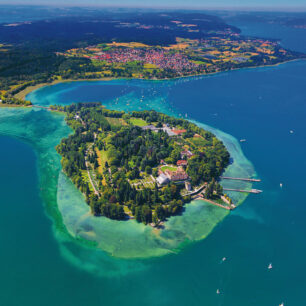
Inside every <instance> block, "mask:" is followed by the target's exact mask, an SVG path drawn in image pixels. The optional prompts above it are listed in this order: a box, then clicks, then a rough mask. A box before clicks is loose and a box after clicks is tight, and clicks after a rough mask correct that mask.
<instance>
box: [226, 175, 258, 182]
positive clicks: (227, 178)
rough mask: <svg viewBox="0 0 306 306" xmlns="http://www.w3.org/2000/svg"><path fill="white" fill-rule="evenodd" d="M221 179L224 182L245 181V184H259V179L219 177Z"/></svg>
mask: <svg viewBox="0 0 306 306" xmlns="http://www.w3.org/2000/svg"><path fill="white" fill-rule="evenodd" d="M220 178H221V179H224V180H236V181H247V182H261V180H260V179H255V178H242V177H229V176H221V177H220Z"/></svg>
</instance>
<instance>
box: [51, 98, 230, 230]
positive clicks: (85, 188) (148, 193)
mask: <svg viewBox="0 0 306 306" xmlns="http://www.w3.org/2000/svg"><path fill="white" fill-rule="evenodd" d="M51 109H52V110H56V111H63V112H65V113H66V122H67V124H68V125H69V126H70V127H71V128H72V129H73V131H74V133H73V134H72V135H70V136H69V137H68V138H65V139H63V140H62V141H61V143H60V144H59V145H58V146H57V151H58V153H59V154H60V155H61V156H62V167H63V171H64V172H65V173H66V174H67V176H68V177H69V178H70V179H71V180H72V181H73V183H74V184H75V185H76V186H77V187H78V188H79V190H80V191H81V192H82V193H83V194H84V195H85V197H86V201H87V203H88V204H89V205H90V207H91V211H92V213H93V214H94V215H96V216H106V217H108V218H111V219H116V220H124V219H127V218H133V219H134V218H135V219H136V220H137V221H138V222H143V223H145V224H151V225H154V226H158V225H159V224H160V223H161V222H163V221H165V220H166V218H168V217H170V216H172V215H176V214H178V213H181V212H182V211H183V205H184V203H187V202H190V200H191V199H192V196H194V195H197V194H198V193H200V192H201V193H202V194H203V197H204V198H206V199H209V200H210V201H214V202H216V203H217V204H219V205H223V206H226V207H228V209H230V208H231V206H232V205H233V204H232V202H231V200H230V199H229V198H228V197H227V196H226V195H224V194H223V189H222V187H221V185H220V184H219V183H218V182H217V180H218V178H219V177H220V175H221V173H222V172H223V170H224V168H225V167H226V166H227V165H228V164H229V157H230V156H229V153H228V152H227V150H226V148H225V146H224V145H223V143H222V142H221V141H220V140H218V139H217V138H216V137H215V136H214V135H213V134H212V133H210V132H208V131H205V130H204V129H202V128H199V127H198V126H197V125H195V124H193V123H191V122H189V121H187V120H184V119H177V118H174V117H170V116H168V115H165V114H162V113H158V112H156V111H133V112H130V113H125V112H123V111H113V110H108V109H106V108H104V107H103V106H101V104H99V103H79V104H72V105H69V106H51Z"/></svg>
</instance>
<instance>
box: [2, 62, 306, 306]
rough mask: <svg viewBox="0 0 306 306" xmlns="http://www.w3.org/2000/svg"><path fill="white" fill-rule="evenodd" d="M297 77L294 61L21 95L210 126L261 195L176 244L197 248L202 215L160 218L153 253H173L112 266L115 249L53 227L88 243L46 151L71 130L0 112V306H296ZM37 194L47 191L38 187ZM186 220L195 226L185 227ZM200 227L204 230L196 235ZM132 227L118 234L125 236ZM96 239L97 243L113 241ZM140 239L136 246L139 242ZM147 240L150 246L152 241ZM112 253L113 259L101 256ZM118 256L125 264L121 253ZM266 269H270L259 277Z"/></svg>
mask: <svg viewBox="0 0 306 306" xmlns="http://www.w3.org/2000/svg"><path fill="white" fill-rule="evenodd" d="M305 71H306V62H305V61H298V62H292V63H287V64H284V65H280V66H277V67H268V68H259V69H245V70H240V71H235V72H230V73H222V74H218V75H214V76H209V77H203V78H190V79H184V80H177V81H173V82H144V81H124V80H122V81H112V82H94V83H93V82H83V83H78V82H76V83H70V84H59V85H56V86H53V87H46V88H43V89H41V90H38V91H36V92H34V93H32V94H31V95H30V96H29V97H28V98H30V99H31V100H32V101H33V102H35V103H38V104H41V105H42V104H45V105H48V104H52V103H67V104H68V103H71V102H78V101H84V100H86V101H101V102H103V103H104V104H105V105H106V106H107V107H110V108H116V109H125V110H129V109H143V108H151V107H154V108H155V109H157V110H160V111H164V112H167V113H169V114H174V115H181V116H183V117H185V116H186V115H185V114H187V118H189V119H191V120H195V121H197V122H201V123H205V124H208V126H210V127H216V128H218V129H219V130H217V131H215V132H216V133H217V134H218V136H219V137H221V138H222V139H224V140H225V142H226V144H227V145H228V146H229V149H230V151H231V153H232V155H234V157H235V158H234V160H235V161H236V164H235V163H234V165H236V166H237V168H235V169H236V170H235V171H238V172H240V171H246V172H247V173H254V172H255V170H256V174H257V175H258V176H259V177H260V178H261V179H262V182H261V183H259V184H256V187H258V188H259V189H263V190H264V192H263V193H262V194H260V195H251V196H249V197H248V198H247V199H246V200H245V202H244V203H243V205H241V206H240V207H239V208H238V209H236V210H235V211H234V212H233V213H231V214H230V215H229V216H227V217H226V218H225V219H224V220H223V221H222V222H221V223H219V224H218V225H217V227H215V228H213V231H212V233H210V234H209V235H208V236H207V237H206V238H205V239H204V240H199V241H197V242H194V243H187V244H188V245H187V246H186V245H185V244H183V246H185V247H183V246H182V243H184V241H185V240H184V239H185V237H186V235H187V234H188V235H189V237H191V238H193V239H192V240H198V238H201V236H202V234H203V232H205V233H207V229H208V227H209V228H210V226H207V222H206V221H207V219H205V216H207V214H206V212H205V211H206V210H207V209H211V206H208V207H207V206H206V205H204V204H201V203H199V204H197V203H193V204H191V205H190V206H189V208H188V209H187V211H186V214H185V216H186V215H187V217H186V218H185V220H181V219H182V218H183V216H182V217H178V218H176V219H172V220H170V222H169V227H170V230H169V231H168V232H166V234H168V235H167V236H166V239H164V244H163V245H161V249H163V250H165V249H168V250H171V251H172V250H173V249H172V248H171V247H170V246H169V243H172V242H173V247H176V246H179V247H180V248H182V249H181V250H180V251H179V252H177V254H175V255H169V256H163V257H156V258H148V259H122V258H119V257H120V255H122V252H123V251H122V250H120V245H124V243H123V242H122V241H115V242H114V241H107V245H106V246H105V245H104V246H100V247H101V249H104V250H106V248H107V247H110V249H108V250H106V251H107V252H104V251H102V250H101V249H96V248H94V247H93V246H91V245H90V244H88V246H87V247H84V242H83V241H79V242H76V240H75V239H73V238H71V237H70V236H69V235H67V233H66V231H65V228H62V230H61V224H63V222H64V223H65V224H66V225H67V226H68V229H69V230H70V232H71V234H72V235H73V234H74V231H77V232H78V233H80V229H83V232H82V231H81V233H83V234H84V233H85V234H87V235H88V236H87V238H89V237H92V236H90V235H91V234H92V233H91V232H92V228H91V227H89V226H92V225H93V222H91V221H90V220H88V218H87V217H86V206H82V205H83V204H84V203H83V202H82V198H81V197H80V195H79V194H78V192H77V191H76V190H75V189H73V186H71V185H70V186H69V184H70V183H69V181H68V180H67V179H66V178H65V177H64V176H63V175H62V174H59V167H58V162H59V156H57V155H56V153H55V151H54V149H52V148H53V147H54V146H55V145H56V143H58V141H59V140H60V138H61V137H62V135H68V134H69V133H70V130H69V129H68V128H67V127H66V126H65V124H64V121H63V117H62V116H59V115H54V114H51V113H49V112H46V111H33V110H18V111H17V110H12V109H1V110H0V131H1V134H2V135H6V136H1V144H2V150H1V151H0V156H1V158H0V160H1V170H2V176H1V178H0V182H1V184H0V188H1V189H0V190H1V195H2V201H1V204H2V214H1V217H0V218H1V223H0V228H1V233H2V234H1V235H0V242H1V246H2V252H1V254H0V258H1V259H2V262H3V267H4V268H3V269H4V270H3V273H1V278H0V285H1V292H0V301H1V304H3V305H55V304H56V305H101V304H102V305H121V304H123V303H124V304H127V305H129V304H131V305H173V304H175V305H233V306H236V305H241V306H244V305H279V304H280V303H281V302H284V303H285V305H304V304H306V298H305V296H304V288H305V284H306V279H305V275H306V265H305V262H304V257H305V253H306V245H305V234H306V228H305V221H304V216H305V211H306V208H305V204H304V203H305V201H304V199H303V191H304V190H305V187H306V186H305V179H304V172H305V154H306V138H305V135H304V131H305V119H304V118H305V115H306V88H305V83H306V75H305ZM220 130H221V131H224V132H226V133H228V134H230V135H233V136H234V137H236V138H237V139H241V138H245V139H246V140H247V141H246V142H243V143H241V147H242V149H243V152H244V154H245V156H246V157H247V159H244V157H243V155H241V150H240V147H239V142H237V140H235V139H233V138H232V137H230V136H228V134H224V133H223V132H220ZM290 130H292V131H293V133H290ZM7 135H9V136H11V137H7ZM34 152H36V154H35V153H34ZM248 160H250V161H252V164H253V165H254V166H255V170H254V168H253V166H252V164H250V163H249V162H248ZM36 165H38V167H37V166H36ZM239 165H240V166H241V168H239ZM21 168H22V171H20V169H21ZM58 175H59V176H58ZM280 182H282V183H283V188H280ZM57 184H58V188H54V186H55V187H56V185H57ZM44 186H50V188H51V189H50V190H41V188H44ZM16 190H18V192H15V191H16ZM65 191H68V193H67V192H66V193H65ZM39 195H41V197H40V196H39ZM71 200H73V201H71ZM237 200H238V199H237ZM77 201H79V202H77ZM56 202H58V205H59V208H60V209H61V212H62V215H63V216H64V220H63V219H62V218H61V214H59V212H58V210H57V205H56V204H57V203H56ZM42 203H48V205H45V206H43V204H42ZM69 203H70V204H72V205H74V210H75V207H77V208H78V214H77V213H75V211H74V210H73V209H72V207H69V206H68V204H69ZM45 212H46V213H45ZM210 213H211V212H210ZM84 214H85V217H84V219H81V222H76V220H77V221H80V217H81V216H84ZM188 214H189V216H190V214H191V215H193V216H199V220H195V222H194V223H192V222H191V220H192V219H191V218H188ZM217 214H218V216H219V213H217ZM209 215H210V214H209ZM48 216H51V218H48ZM65 218H67V219H65ZM201 218H202V219H201ZM221 218H223V216H221ZM84 220H85V222H84ZM201 220H203V222H204V224H205V223H206V224H205V228H204V229H203V228H202V227H201V226H200V224H201ZM209 220H210V219H209ZM119 227H120V226H119ZM131 227H132V228H131V229H130V232H128V234H129V235H128V236H130V233H133V235H136V234H135V233H136V232H137V230H135V227H134V226H131ZM105 228H106V227H104V229H105ZM211 228H212V227H211ZM171 229H172V230H171ZM173 229H175V231H174V230H173ZM187 230H188V232H187ZM139 231H140V232H141V231H142V228H139ZM103 234H104V235H105V236H104V238H105V239H108V238H111V237H113V236H112V234H114V233H107V232H104V233H101V235H103ZM81 237H82V235H81ZM101 237H102V238H103V236H101ZM139 237H146V239H144V240H139V241H138V239H139ZM132 238H133V237H132ZM180 239H182V241H180ZM104 241H105V240H104ZM131 242H132V243H134V244H135V243H138V246H139V249H142V250H146V251H147V250H150V247H151V246H152V243H153V242H154V240H152V235H151V234H150V235H146V234H144V233H143V232H141V234H140V235H139V236H134V239H132V241H131ZM155 242H156V243H158V244H159V245H160V240H159V239H158V238H156V240H155ZM177 243H178V244H177ZM151 250H152V249H151ZM128 251H129V252H128ZM114 252H115V255H117V256H116V257H112V256H109V255H108V253H114ZM127 252H128V254H129V255H131V250H126V249H125V250H124V254H127ZM150 254H151V251H150ZM151 255H152V254H151ZM223 257H226V258H227V260H226V261H225V262H222V261H221V259H222V258H223ZM270 262H272V264H273V269H272V270H269V271H268V269H267V266H268V264H269V263H270ZM217 288H219V289H220V291H221V294H220V295H217V294H216V290H217ZM16 292H17V293H18V294H16Z"/></svg>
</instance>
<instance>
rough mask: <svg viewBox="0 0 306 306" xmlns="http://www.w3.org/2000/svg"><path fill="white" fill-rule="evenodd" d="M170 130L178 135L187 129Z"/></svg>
mask: <svg viewBox="0 0 306 306" xmlns="http://www.w3.org/2000/svg"><path fill="white" fill-rule="evenodd" d="M172 132H173V133H174V134H176V135H180V134H183V133H186V132H187V131H186V130H172Z"/></svg>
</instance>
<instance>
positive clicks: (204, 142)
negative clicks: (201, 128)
mask: <svg viewBox="0 0 306 306" xmlns="http://www.w3.org/2000/svg"><path fill="white" fill-rule="evenodd" d="M190 142H191V143H192V144H194V145H195V146H197V147H199V146H203V147H205V146H207V143H208V141H207V140H205V139H204V138H202V137H193V138H192V139H190Z"/></svg>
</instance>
